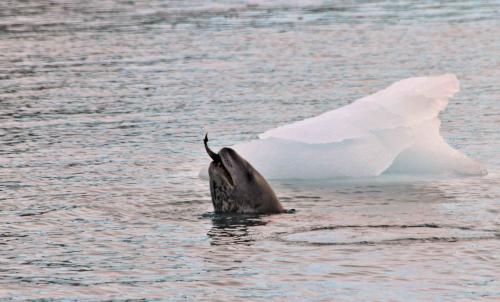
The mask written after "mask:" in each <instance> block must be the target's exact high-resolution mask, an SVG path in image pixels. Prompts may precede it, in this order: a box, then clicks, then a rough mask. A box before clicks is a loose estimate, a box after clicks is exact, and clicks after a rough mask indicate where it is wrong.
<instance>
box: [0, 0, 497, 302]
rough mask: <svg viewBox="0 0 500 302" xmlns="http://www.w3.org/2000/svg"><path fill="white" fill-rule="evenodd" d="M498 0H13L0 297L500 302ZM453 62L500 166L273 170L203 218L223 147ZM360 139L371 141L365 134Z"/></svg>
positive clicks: (461, 133) (1, 180)
mask: <svg viewBox="0 0 500 302" xmlns="http://www.w3.org/2000/svg"><path fill="white" fill-rule="evenodd" d="M499 37H500V3H499V2H498V1H440V2H437V1H408V0H404V1H397V2H396V1H369V2H368V1H236V0H234V1H211V2H209V1H201V0H200V1H158V0H156V1H155V0H152V1H145V0H144V1H142V0H130V1H119V0H100V1H98V0H87V1H76V0H75V1H58V0H53V1H46V0H27V1H1V2H0V300H1V301H25V300H33V301H109V300H117V301H125V300H127V301H135V300H137V301H266V302H267V301H297V302H299V301H499V299H500V253H499V251H500V174H499V173H500V155H499V153H500V130H499V129H500V85H499V83H500V39H499ZM445 73H453V74H455V75H456V76H457V78H458V79H459V81H460V85H461V90H460V92H458V93H456V94H455V96H454V97H453V98H452V99H451V100H450V103H449V105H448V107H447V108H446V110H445V111H444V112H442V113H441V115H440V119H441V121H442V125H441V133H442V136H443V137H444V138H445V140H446V142H447V143H448V144H450V146H452V147H453V148H456V149H458V150H460V152H463V153H464V154H466V155H467V156H469V157H471V158H473V159H475V160H477V161H479V162H481V163H482V165H484V167H485V168H486V169H487V170H488V175H485V176H475V177H429V178H425V177H423V178H422V177H419V178H415V179H414V178H412V177H403V176H401V177H398V176H391V177H376V178H368V179H345V180H315V181H304V180H301V181H297V180H295V181H294V180H287V181H283V180H282V181H279V180H272V182H271V185H272V186H273V188H274V190H275V191H276V193H277V195H278V196H279V197H280V200H281V202H282V204H283V205H284V206H285V207H286V208H294V209H296V212H295V214H283V215H271V216H258V217H231V216H217V215H214V214H213V207H212V204H211V199H210V192H209V186H208V181H207V180H206V179H200V178H199V177H198V172H199V171H200V168H201V167H203V166H206V165H207V163H208V160H209V158H208V156H207V155H206V153H205V151H204V149H203V144H202V139H203V137H204V134H205V132H207V131H208V132H209V137H210V139H211V140H210V145H211V146H212V148H213V149H215V150H217V149H218V148H221V147H224V146H231V145H235V144H238V143H242V142H246V141H249V140H252V139H256V138H257V135H258V134H260V133H263V132H265V131H266V130H268V129H272V128H276V127H278V126H281V125H285V124H289V123H292V122H294V121H299V120H303V119H305V118H309V117H313V116H316V115H319V114H321V113H323V112H326V111H329V110H333V109H335V108H339V107H341V106H344V105H346V104H348V103H350V102H352V101H353V100H355V99H358V98H360V97H363V96H365V95H368V94H371V93H374V92H376V91H378V90H380V89H383V88H385V87H387V86H388V85H390V84H391V83H393V82H395V81H397V80H400V79H403V78H408V77H414V76H428V75H438V74H445ZM366 152H367V153H369V152H370V150H366Z"/></svg>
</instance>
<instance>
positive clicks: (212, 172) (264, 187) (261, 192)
mask: <svg viewBox="0 0 500 302" xmlns="http://www.w3.org/2000/svg"><path fill="white" fill-rule="evenodd" d="M207 142H208V137H207V136H205V139H204V144H205V149H206V151H207V153H208V155H209V156H210V157H211V158H212V160H213V161H212V163H211V164H210V167H209V169H208V175H209V177H210V192H211V194H212V202H213V205H214V210H215V212H216V213H242V214H243V213H244V214H272V213H284V212H286V211H285V209H284V208H283V206H282V205H281V203H280V202H279V201H278V198H277V197H276V194H275V193H274V191H273V190H272V189H271V186H270V185H269V184H268V183H267V181H266V180H265V179H264V177H263V176H262V175H261V174H260V173H259V172H258V171H257V170H255V168H254V167H252V165H251V164H250V163H249V162H247V161H246V160H245V159H244V158H243V157H241V156H240V155H239V154H238V153H237V152H236V151H234V150H233V149H231V148H222V149H221V150H220V151H219V153H215V152H213V151H212V150H211V149H210V148H209V147H208V144H207Z"/></svg>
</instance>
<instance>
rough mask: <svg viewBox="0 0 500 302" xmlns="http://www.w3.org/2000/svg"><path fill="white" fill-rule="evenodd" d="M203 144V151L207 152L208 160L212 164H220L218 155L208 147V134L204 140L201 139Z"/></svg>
mask: <svg viewBox="0 0 500 302" xmlns="http://www.w3.org/2000/svg"><path fill="white" fill-rule="evenodd" d="M203 144H204V145H205V150H206V151H207V153H208V156H210V158H211V159H212V160H213V161H214V162H216V163H220V162H221V159H220V155H219V154H217V153H215V152H214V151H212V150H210V148H209V147H208V133H207V134H205V139H203Z"/></svg>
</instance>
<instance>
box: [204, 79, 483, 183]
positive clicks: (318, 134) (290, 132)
mask: <svg viewBox="0 0 500 302" xmlns="http://www.w3.org/2000/svg"><path fill="white" fill-rule="evenodd" d="M457 91H459V82H458V80H457V78H456V76H455V75H453V74H445V75H440V76H431V77H414V78H408V79H404V80H400V81H398V82H395V83H393V84H392V85H390V86H389V87H387V88H385V89H383V90H380V91H378V92H376V93H374V94H371V95H369V96H366V97H363V98H361V99H358V100H356V101H354V102H353V103H351V104H349V105H346V106H343V107H341V108H338V109H335V110H331V111H328V112H325V113H323V114H321V115H319V116H316V117H312V118H308V119H305V120H302V121H297V122H294V123H291V124H288V125H284V126H280V127H278V128H275V129H271V130H268V131H266V132H264V133H262V134H260V135H259V139H257V140H253V141H249V142H245V143H241V144H237V145H235V146H233V148H234V149H235V150H236V151H237V152H238V153H239V154H240V155H241V156H243V157H244V158H246V159H247V160H248V161H249V162H250V163H251V164H252V165H253V166H254V167H255V168H256V169H257V170H258V171H260V173H261V174H262V175H264V176H265V177H266V178H270V179H331V178H365V177H376V176H379V175H382V174H405V175H422V174H425V175H428V174H433V175H436V174H447V175H450V174H451V175H484V174H486V169H485V168H484V167H483V166H482V165H481V164H480V163H478V162H477V161H475V160H473V159H471V158H469V157H467V156H466V155H464V154H462V153H461V152H459V151H457V150H455V149H453V148H452V147H451V146H449V145H448V144H447V143H446V141H445V140H444V138H443V137H442V136H441V134H440V132H439V128H440V125H441V121H440V119H439V113H440V112H441V111H443V110H444V109H445V108H446V106H447V105H448V100H449V98H450V97H452V96H453V95H454V94H455V93H456V92H457ZM200 174H201V175H202V176H203V175H204V174H206V169H205V171H203V170H202V171H201V172H200Z"/></svg>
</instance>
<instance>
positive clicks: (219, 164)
mask: <svg viewBox="0 0 500 302" xmlns="http://www.w3.org/2000/svg"><path fill="white" fill-rule="evenodd" d="M203 143H204V145H205V150H206V151H207V153H208V156H210V158H211V159H212V160H213V162H212V165H214V167H215V168H216V169H217V170H219V171H220V172H221V176H222V177H223V178H225V179H226V180H227V182H228V183H229V184H230V185H231V186H234V181H233V178H232V177H231V173H229V171H228V170H227V168H226V167H225V166H224V162H223V161H222V158H221V156H220V155H219V154H218V153H215V152H214V151H212V150H211V149H210V147H208V133H207V134H205V139H203Z"/></svg>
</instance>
